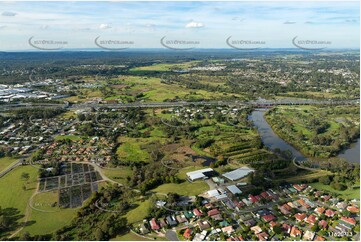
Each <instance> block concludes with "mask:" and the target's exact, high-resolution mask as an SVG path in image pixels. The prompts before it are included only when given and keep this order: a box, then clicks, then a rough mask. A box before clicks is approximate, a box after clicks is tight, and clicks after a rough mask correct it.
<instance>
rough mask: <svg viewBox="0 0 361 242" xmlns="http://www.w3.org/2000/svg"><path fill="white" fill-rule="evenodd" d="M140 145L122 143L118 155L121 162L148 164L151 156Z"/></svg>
mask: <svg viewBox="0 0 361 242" xmlns="http://www.w3.org/2000/svg"><path fill="white" fill-rule="evenodd" d="M140 145H141V144H140V143H135V142H134V143H133V142H125V143H122V144H121V145H120V146H119V147H118V149H117V155H118V158H119V159H120V160H124V161H130V162H135V163H137V162H147V161H148V159H149V154H148V153H147V152H146V151H145V150H142V149H141V147H140Z"/></svg>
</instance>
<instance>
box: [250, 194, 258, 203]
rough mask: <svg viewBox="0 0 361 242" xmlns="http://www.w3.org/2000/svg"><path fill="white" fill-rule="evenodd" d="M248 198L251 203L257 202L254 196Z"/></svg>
mask: <svg viewBox="0 0 361 242" xmlns="http://www.w3.org/2000/svg"><path fill="white" fill-rule="evenodd" d="M249 198H250V199H251V202H252V203H255V202H258V200H257V198H256V197H255V196H253V195H252V194H251V195H249Z"/></svg>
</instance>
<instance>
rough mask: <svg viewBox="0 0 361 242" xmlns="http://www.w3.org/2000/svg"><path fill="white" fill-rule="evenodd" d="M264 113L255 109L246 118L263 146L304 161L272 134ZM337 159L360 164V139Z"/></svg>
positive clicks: (293, 149) (289, 146)
mask: <svg viewBox="0 0 361 242" xmlns="http://www.w3.org/2000/svg"><path fill="white" fill-rule="evenodd" d="M266 111H267V110H266V109H256V110H254V111H253V112H252V114H251V115H249V117H248V118H249V120H251V121H253V124H254V125H255V126H256V127H257V129H258V132H259V134H260V136H261V139H262V141H263V143H264V145H265V146H267V147H268V148H270V149H272V150H274V149H276V148H279V149H280V150H282V151H285V150H289V151H291V153H292V155H293V157H295V158H296V160H297V161H303V160H306V159H307V158H306V157H305V156H304V155H302V154H301V153H300V152H299V151H298V150H296V149H295V148H294V147H293V146H292V145H290V144H288V143H287V142H286V141H284V140H283V139H281V138H280V137H279V136H278V135H277V134H275V132H273V130H272V128H271V126H270V125H269V124H268V123H267V121H266V120H265V118H264V114H265V113H266ZM337 157H340V158H344V159H346V160H348V161H350V162H357V163H360V139H359V140H358V141H357V143H355V144H352V145H351V147H350V148H348V149H346V150H345V151H344V153H342V154H339V155H338V156H337Z"/></svg>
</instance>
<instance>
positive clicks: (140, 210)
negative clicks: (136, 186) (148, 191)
mask: <svg viewBox="0 0 361 242" xmlns="http://www.w3.org/2000/svg"><path fill="white" fill-rule="evenodd" d="M135 205H136V206H137V207H136V208H134V209H132V210H130V211H129V212H128V213H127V214H126V215H125V216H126V218H127V220H128V223H129V224H133V223H136V222H141V221H142V220H143V219H144V218H145V217H146V216H147V215H148V210H149V208H150V207H151V206H152V204H151V202H150V200H149V199H148V200H145V201H143V202H142V201H137V202H135Z"/></svg>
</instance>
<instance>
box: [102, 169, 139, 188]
mask: <svg viewBox="0 0 361 242" xmlns="http://www.w3.org/2000/svg"><path fill="white" fill-rule="evenodd" d="M102 172H103V174H104V175H105V176H107V177H108V178H109V179H111V180H113V181H116V182H119V183H122V184H125V182H126V178H127V176H131V175H132V174H133V171H132V168H131V167H130V166H122V167H117V168H115V169H102Z"/></svg>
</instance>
